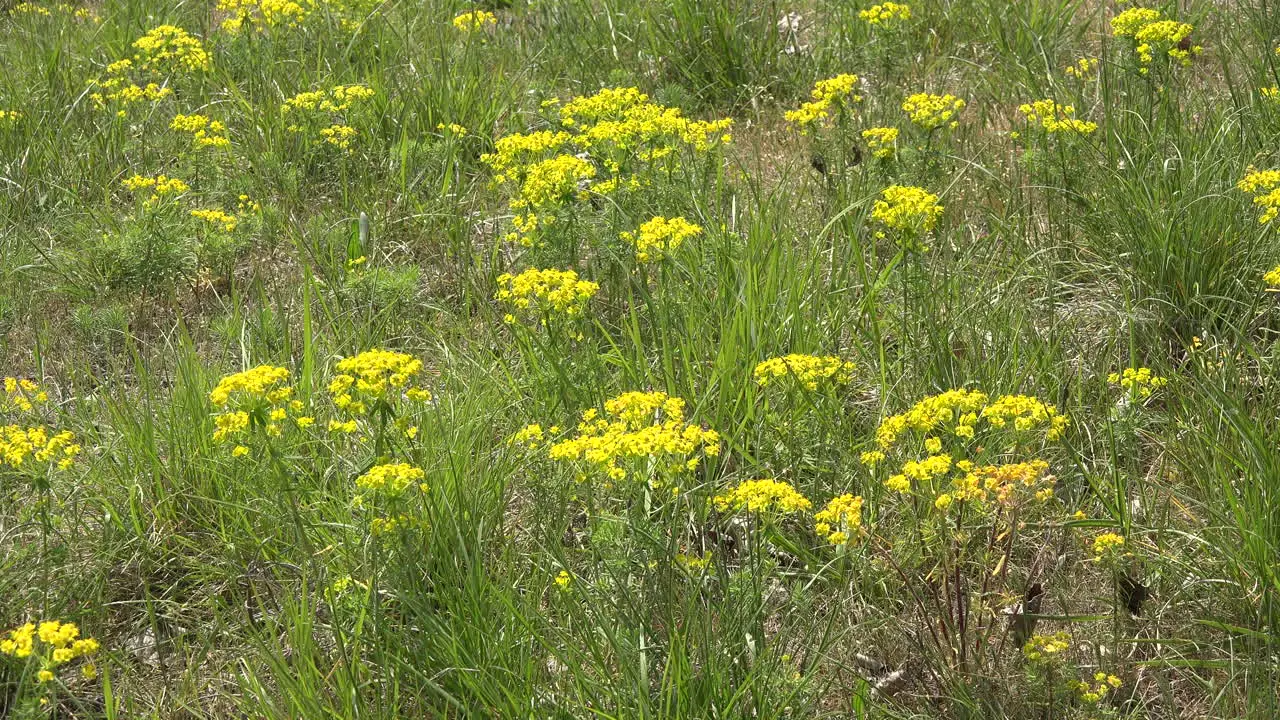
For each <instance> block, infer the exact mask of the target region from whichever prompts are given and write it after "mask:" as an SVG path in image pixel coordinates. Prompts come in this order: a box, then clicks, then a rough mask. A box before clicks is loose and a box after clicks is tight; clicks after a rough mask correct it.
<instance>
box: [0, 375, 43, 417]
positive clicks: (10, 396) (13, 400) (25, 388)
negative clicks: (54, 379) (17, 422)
mask: <svg viewBox="0 0 1280 720" xmlns="http://www.w3.org/2000/svg"><path fill="white" fill-rule="evenodd" d="M2 384H3V387H4V394H3V395H0V413H4V412H11V411H14V410H17V411H20V412H28V413H29V412H31V411H32V410H34V409H35V406H36V405H43V404H45V403H47V402H49V393H47V392H45V391H44V389H43V388H41V387H40V386H39V385H37V384H36V383H34V382H32V381H30V380H27V379H25V378H15V377H7V378H5V379H4V382H3V383H2Z"/></svg>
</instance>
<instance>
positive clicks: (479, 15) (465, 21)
mask: <svg viewBox="0 0 1280 720" xmlns="http://www.w3.org/2000/svg"><path fill="white" fill-rule="evenodd" d="M497 23H498V18H497V16H496V15H494V14H493V13H491V12H486V11H484V10H473V11H471V12H464V13H462V14H461V15H459V16H457V17H455V18H454V19H453V26H454V27H455V28H457V29H459V30H461V31H462V32H464V33H469V32H472V31H475V30H483V29H484V28H486V27H492V26H493V25H496V24H497Z"/></svg>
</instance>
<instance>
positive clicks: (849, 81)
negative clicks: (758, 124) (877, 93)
mask: <svg viewBox="0 0 1280 720" xmlns="http://www.w3.org/2000/svg"><path fill="white" fill-rule="evenodd" d="M857 87H858V76H857V75H852V74H849V73H844V74H841V75H837V76H835V77H833V78H827V79H826V80H819V81H818V82H817V84H815V85H814V86H813V90H812V91H811V92H810V93H809V96H810V97H811V98H812V99H811V100H809V102H806V103H804V104H803V105H801V106H800V107H799V108H797V109H795V110H788V111H787V113H786V119H787V122H789V123H793V124H795V125H796V126H797V127H799V128H802V129H803V128H806V127H808V126H809V125H812V124H814V123H817V122H822V123H824V124H826V123H827V122H828V121H829V120H830V118H831V112H832V110H835V111H836V112H840V111H843V110H846V109H848V107H849V106H850V105H853V104H855V103H860V102H862V96H861V95H859V94H857V93H856V92H854V91H855V90H856V89H857Z"/></svg>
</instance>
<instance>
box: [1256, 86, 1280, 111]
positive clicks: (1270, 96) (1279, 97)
mask: <svg viewBox="0 0 1280 720" xmlns="http://www.w3.org/2000/svg"><path fill="white" fill-rule="evenodd" d="M1258 93H1259V94H1261V95H1262V99H1263V100H1267V101H1268V102H1271V103H1272V104H1274V105H1277V106H1280V85H1272V86H1271V87H1264V88H1260V89H1259V90H1258Z"/></svg>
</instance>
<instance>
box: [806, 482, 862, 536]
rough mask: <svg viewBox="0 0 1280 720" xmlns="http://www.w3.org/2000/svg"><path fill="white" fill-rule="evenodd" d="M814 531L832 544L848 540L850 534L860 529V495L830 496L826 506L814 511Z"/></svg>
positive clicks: (856, 532)
mask: <svg viewBox="0 0 1280 720" xmlns="http://www.w3.org/2000/svg"><path fill="white" fill-rule="evenodd" d="M813 520H814V531H815V532H817V533H818V534H819V535H823V536H825V537H826V538H827V542H829V543H831V544H832V545H844V544H846V543H848V542H849V537H850V534H854V535H856V534H859V533H860V532H861V531H862V496H861V495H856V496H855V495H852V494H850V493H845V494H844V495H840V496H838V497H834V498H831V501H830V502H828V503H827V506H826V507H825V508H823V509H822V510H819V511H818V512H816V513H814V515H813Z"/></svg>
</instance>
